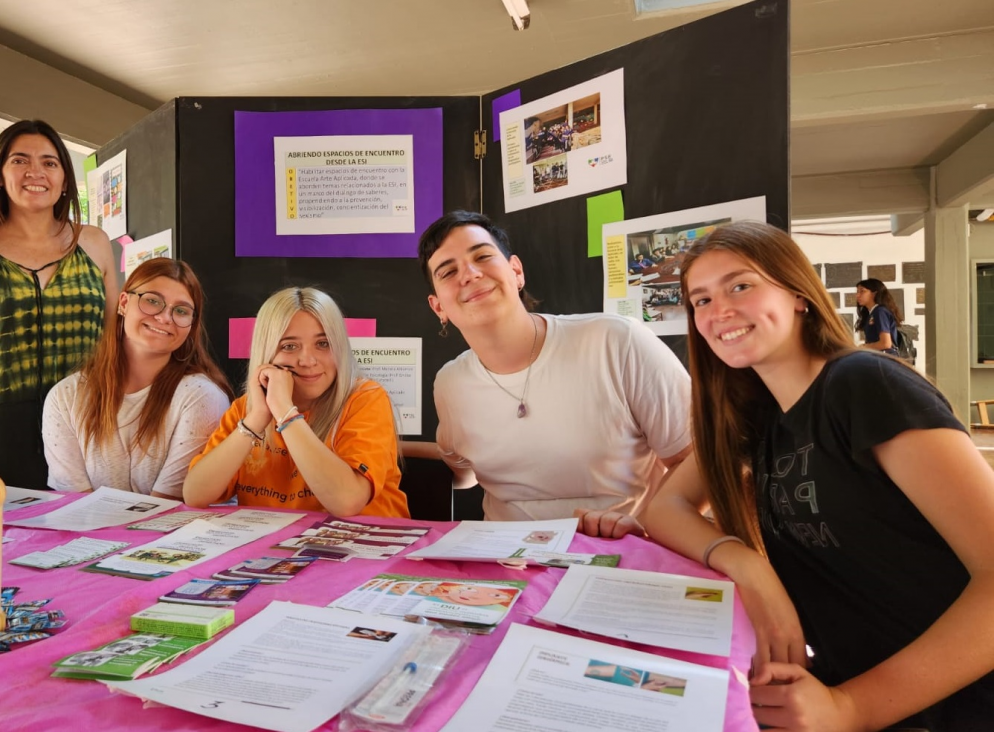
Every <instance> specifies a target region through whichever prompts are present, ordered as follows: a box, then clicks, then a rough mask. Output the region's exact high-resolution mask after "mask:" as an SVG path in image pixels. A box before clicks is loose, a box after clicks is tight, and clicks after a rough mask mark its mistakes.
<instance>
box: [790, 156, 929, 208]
mask: <svg viewBox="0 0 994 732" xmlns="http://www.w3.org/2000/svg"><path fill="white" fill-rule="evenodd" d="M790 184H791V190H790V197H791V211H790V217H791V219H793V220H801V219H815V218H828V217H834V216H871V215H890V214H895V213H899V214H923V213H924V212H925V211H927V210H928V204H929V169H928V168H900V169H896V170H871V171H864V172H861V173H839V174H833V175H802V176H795V177H793V178H791V181H790Z"/></svg>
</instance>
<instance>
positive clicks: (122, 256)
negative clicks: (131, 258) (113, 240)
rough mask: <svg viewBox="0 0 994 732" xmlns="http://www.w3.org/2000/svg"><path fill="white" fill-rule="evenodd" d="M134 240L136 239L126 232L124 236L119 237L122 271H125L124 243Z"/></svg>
mask: <svg viewBox="0 0 994 732" xmlns="http://www.w3.org/2000/svg"><path fill="white" fill-rule="evenodd" d="M133 241H134V239H132V238H131V237H130V236H128V235H127V234H125V235H124V236H122V237H119V238H118V239H117V243H118V244H120V245H121V271H122V272H123V271H124V245H125V244H130V243H131V242H133Z"/></svg>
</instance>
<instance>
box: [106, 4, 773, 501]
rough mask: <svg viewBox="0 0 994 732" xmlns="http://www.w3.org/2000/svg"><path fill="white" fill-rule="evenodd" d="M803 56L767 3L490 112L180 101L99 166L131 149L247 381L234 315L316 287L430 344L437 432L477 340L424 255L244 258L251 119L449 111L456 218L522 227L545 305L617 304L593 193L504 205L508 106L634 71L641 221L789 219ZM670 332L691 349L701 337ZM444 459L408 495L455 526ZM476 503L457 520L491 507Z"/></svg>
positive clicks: (389, 331) (140, 225) (531, 82)
mask: <svg viewBox="0 0 994 732" xmlns="http://www.w3.org/2000/svg"><path fill="white" fill-rule="evenodd" d="M788 60H789V46H788V2H787V0H772V1H769V2H763V1H759V2H754V3H750V4H748V5H743V6H740V7H737V8H733V9H732V10H728V11H725V12H723V13H719V14H717V15H713V16H711V17H708V18H705V19H703V20H700V21H697V22H695V23H691V24H689V25H686V26H682V27H679V28H675V29H673V30H670V31H667V32H665V33H662V34H659V35H656V36H653V37H651V38H646V39H644V40H641V41H638V42H635V43H632V44H630V45H628V46H625V47H622V48H619V49H615V50H613V51H609V52H607V53H603V54H600V55H598V56H595V57H593V58H589V59H586V60H584V61H581V62H579V63H576V64H572V65H570V66H567V67H564V68H561V69H558V70H555V71H552V72H549V73H546V74H542V75H540V76H536V77H534V78H532V79H528V80H526V81H522V82H521V83H519V84H514V85H511V86H509V87H507V88H505V89H501V90H497V91H495V92H493V93H491V94H487V95H484V96H483V98H482V104H481V99H480V98H479V97H417V98H408V97H401V98H384V97H354V98H324V97H303V98H288V97H287V98H281V97H243V98H239V97H211V98H204V97H197V98H193V97H181V98H177V99H175V100H173V101H171V102H169V103H168V104H166V105H164V106H163V107H162V108H160V109H159V110H157V111H156V112H154V113H152V114H150V115H149V117H147V118H146V119H144V120H142V121H141V122H140V123H139V124H138V125H136V126H135V127H134V128H132V129H130V130H128V131H127V132H125V133H124V134H123V135H121V136H120V137H118V138H116V139H115V140H113V141H112V142H110V143H109V144H108V145H106V146H105V147H104V148H102V149H101V150H100V151H99V152H98V160H99V161H102V160H105V159H107V158H109V157H110V156H112V155H114V154H116V153H118V152H119V151H121V150H124V149H126V150H127V151H128V156H127V160H128V166H129V169H128V181H129V190H128V206H129V209H128V221H129V229H130V230H129V232H128V233H129V234H130V235H131V236H132V237H133V238H135V239H138V238H141V237H145V236H148V235H150V234H154V233H156V232H158V231H162V230H163V229H166V228H172V229H173V232H174V241H175V246H176V252H177V256H178V257H179V258H181V259H184V260H185V261H187V262H188V263H189V264H190V265H191V266H192V267H193V268H194V270H195V271H196V272H197V274H198V276H199V277H200V278H201V280H202V282H203V285H204V288H205V290H206V292H207V296H208V303H207V311H206V319H205V322H206V325H207V328H208V331H209V333H210V336H211V340H212V343H213V347H214V351H215V355H216V356H217V357H218V361H219V363H220V364H221V365H222V367H223V368H224V369H225V371H226V373H227V374H228V376H229V378H231V379H232V382H233V383H234V384H235V385H236V387H238V386H240V384H241V383H242V382H243V381H244V378H245V367H246V364H247V362H246V361H244V360H237V359H230V358H228V357H227V356H228V321H229V319H232V318H243V317H250V316H252V315H254V314H255V312H256V311H257V310H258V307H259V305H260V304H261V303H262V302H263V301H264V300H265V298H266V297H267V296H268V295H269V294H271V293H272V292H273V291H275V290H277V289H279V288H281V287H285V286H288V285H300V286H306V285H314V286H317V287H320V288H321V289H324V290H325V291H327V292H328V293H329V294H330V295H331V296H332V297H333V298H335V300H336V301H337V302H338V303H339V305H340V306H341V308H342V310H343V312H344V314H345V315H346V317H351V318H367V319H368V318H371V319H375V320H376V335H377V336H378V337H384V336H387V337H389V336H396V337H420V338H422V339H423V363H422V367H423V379H422V394H423V397H422V435H421V437H420V438H418V437H412V439H423V440H431V439H433V437H434V434H435V428H436V426H437V415H436V414H435V410H434V404H433V400H432V396H431V395H432V384H433V382H434V377H435V374H436V372H437V371H438V369H439V368H441V366H442V365H443V364H444V363H446V362H447V361H449V360H451V359H452V358H454V357H455V356H456V355H458V354H459V353H460V352H461V351H463V350H464V349H465V348H466V344H465V342H464V341H463V340H462V338H461V337H460V336H459V334H458V332H457V331H456V332H454V333H452V334H451V335H450V336H449V337H448V338H447V339H443V338H440V337H439V336H438V335H437V331H438V327H439V323H438V319H437V318H436V316H435V315H434V314H433V313H432V312H431V311H430V309H429V308H428V305H427V302H426V297H427V295H428V286H427V284H426V283H425V281H424V279H423V277H422V275H421V271H420V269H419V267H418V262H417V259H416V258H397V257H390V258H363V257H349V258H338V257H336V258H323V257H255V256H253V257H238V256H236V255H235V171H234V169H235V125H234V118H235V113H236V112H240V111H248V112H253V111H254V112H305V111H318V110H377V109H379V110H389V109H408V110H411V109H422V108H428V109H440V110H441V115H442V133H443V134H442V140H443V147H442V197H441V200H442V209H443V211H450V210H453V209H457V208H462V209H468V210H477V211H479V210H482V211H483V212H484V213H486V214H488V215H489V216H491V217H492V218H494V219H495V220H496V221H497V222H498V223H499V224H501V225H502V226H504V227H505V228H506V229H507V230H508V232H509V235H510V239H511V244H512V247H513V248H514V250H515V253H517V254H518V255H519V256H520V257H521V259H522V261H523V262H524V267H525V273H526V276H527V280H528V290H529V291H530V292H531V293H532V294H533V295H534V296H536V297H537V298H538V299H539V300H540V301H541V306H540V310H541V311H542V312H550V313H575V312H592V311H600V310H601V308H602V297H601V289H602V285H601V282H602V269H601V267H602V264H601V259H600V258H599V257H593V258H591V257H588V255H587V209H586V200H587V198H588V196H587V195H586V194H585V195H580V196H576V197H572V198H565V199H563V200H557V201H552V202H549V203H544V204H541V205H537V206H533V207H531V208H526V209H523V210H518V211H514V212H511V213H505V211H504V196H503V188H502V173H501V156H500V147H499V146H500V145H501V144H502V143H501V142H494V141H493V139H492V132H491V131H492V128H493V121H492V119H491V117H492V114H491V109H492V102H493V100H494V99H496V98H498V97H502V96H504V95H506V94H507V93H509V92H512V91H515V90H519V91H520V97H521V103H522V104H527V103H528V102H529V101H532V100H536V99H540V98H542V97H545V96H548V95H551V94H553V93H555V92H558V91H560V90H562V89H565V88H568V87H571V86H574V85H577V84H580V83H582V82H585V81H587V80H590V79H593V78H595V77H599V76H601V75H603V74H606V73H608V72H611V71H614V70H616V69H624V108H625V120H626V137H627V158H628V167H627V180H628V182H627V184H626V185H624V186H621V187H620V190H621V192H622V196H623V198H624V209H625V217H626V218H627V219H631V218H636V217H641V216H647V215H650V214H658V213H663V212H668V211H675V210H680V209H685V208H692V207H697V206H703V205H706V204H711V203H721V202H725V201H731V200H735V199H742V198H749V197H752V196H762V195H765V196H766V202H767V212H768V220H769V221H770V223H773V224H775V225H778V226H781V227H782V228H785V229H786V228H787V226H788V222H789V210H790V207H789V191H790V177H789V158H788V135H789V122H790V119H789V108H788V90H789V80H788ZM481 110H482V113H481ZM481 116H482V119H481ZM482 129H486V130H488V132H487V134H486V139H487V147H488V149H487V154H486V155H485V157H483V158H482V161H480V160H477V159H476V158H475V157H474V148H473V140H474V133H479V131H480V130H482ZM477 137H480V135H479V134H477ZM415 195H416V193H415ZM418 233H420V232H418ZM451 331H453V329H451V328H450V332H451ZM664 340H665V341H666V342H667V343H668V344H669V345H670V347H671V348H673V350H674V351H675V352H676V353H677V354H678V355H679V356H680V357H681V358H683V356H684V354H685V350H686V348H685V344H684V341H685V337H682V336H666V337H664ZM481 418H485V416H483V415H481ZM434 462H436V461H422V460H410V461H408V464H407V466H405V473H404V478H403V482H402V484H401V487H402V488H403V489H404V490H405V492H406V493H407V494H408V496H409V499H410V501H411V509H412V512H413V514H414V516H415V517H417V518H423V519H441V520H445V519H449V518H451V517H452V506H453V497H452V495H451V489H450V488H449V478H448V475H449V474H448V471H447V470H446V469H444V467H441V466H440V464H439V465H434V464H431V463H434ZM459 498H460V499H461V501H460V507H459V508H458V509H457V515H456V518H469V517H472V516H473V514H475V513H477V512H478V511H479V508H478V505H477V506H466V507H463V504H465V503H466V499H467V496H465V495H464V496H460V497H459ZM469 500H470V501H473V500H476V502H477V503H478V499H477V498H470V499H469Z"/></svg>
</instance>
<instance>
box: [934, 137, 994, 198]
mask: <svg viewBox="0 0 994 732" xmlns="http://www.w3.org/2000/svg"><path fill="white" fill-rule="evenodd" d="M992 193H994V123H992V124H989V125H987V127H985V128H984V129H983V130H981V131H980V132H979V133H977V134H976V135H974V136H973V137H971V138H970V139H969V140H967V141H966V142H965V143H963V145H961V146H960V147H958V148H957V149H956V150H955V151H954V152H953V153H952V154H951V155H950V156H949V157H947V158H946V159H945V160H943V161H942V162H941V163H939V164H938V165H937V166H936V173H935V202H936V205H938V206H939V207H940V208H946V207H954V206H965V205H967V204H969V203H972V202H979V201H981V200H983V199H984V198H985V197H988V196H990V195H991V194H992Z"/></svg>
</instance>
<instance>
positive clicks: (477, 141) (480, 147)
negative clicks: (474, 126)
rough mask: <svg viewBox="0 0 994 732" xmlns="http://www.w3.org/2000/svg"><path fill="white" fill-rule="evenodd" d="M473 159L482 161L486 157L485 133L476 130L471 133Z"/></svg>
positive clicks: (484, 131)
mask: <svg viewBox="0 0 994 732" xmlns="http://www.w3.org/2000/svg"><path fill="white" fill-rule="evenodd" d="M473 157H474V158H476V159H477V160H482V159H483V158H485V157H487V131H486V130H476V131H475V132H473Z"/></svg>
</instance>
